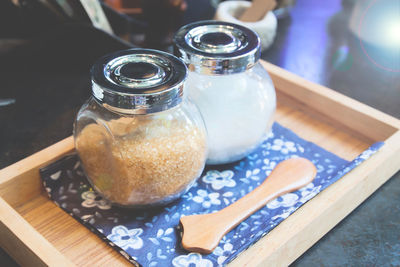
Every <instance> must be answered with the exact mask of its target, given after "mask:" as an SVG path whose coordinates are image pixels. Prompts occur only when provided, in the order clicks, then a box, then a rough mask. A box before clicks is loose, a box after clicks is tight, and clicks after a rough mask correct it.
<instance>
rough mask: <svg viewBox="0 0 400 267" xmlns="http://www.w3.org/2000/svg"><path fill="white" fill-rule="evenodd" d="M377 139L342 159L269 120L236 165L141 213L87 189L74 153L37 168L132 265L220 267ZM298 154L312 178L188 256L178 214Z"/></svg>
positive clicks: (215, 170) (55, 193) (217, 200)
mask: <svg viewBox="0 0 400 267" xmlns="http://www.w3.org/2000/svg"><path fill="white" fill-rule="evenodd" d="M382 144H383V143H382V142H379V143H376V144H374V145H372V146H371V147H370V148H369V149H368V150H366V151H364V152H363V153H362V154H361V155H360V156H358V157H357V158H356V159H354V160H353V161H351V162H348V161H346V160H344V159H341V158H339V157H338V156H336V155H334V154H332V153H330V152H328V151H326V150H324V149H322V148H321V147H319V146H317V145H315V144H313V143H311V142H307V141H305V140H303V139H301V138H300V137H298V136H297V135H296V134H294V133H293V132H292V131H290V130H289V129H286V128H284V127H282V126H280V125H279V124H277V123H275V124H274V126H273V131H272V133H271V134H270V136H269V137H268V139H266V140H265V141H264V142H263V143H262V144H261V145H260V146H259V148H258V149H257V150H256V151H255V152H254V153H252V154H251V155H249V156H248V157H246V158H245V159H243V160H241V161H239V162H236V163H232V164H227V165H219V166H207V167H206V169H205V170H204V173H203V175H202V176H201V177H200V178H199V179H198V181H197V182H196V184H195V185H194V186H193V187H192V188H191V189H190V190H189V191H188V192H187V193H186V194H185V195H184V196H183V197H182V198H181V199H180V200H178V201H176V202H174V203H172V204H170V205H169V206H166V207H163V208H156V209H150V210H145V211H132V210H126V209H120V208H117V207H111V205H110V204H109V203H108V202H107V201H106V200H105V199H102V198H101V197H100V196H98V195H97V194H96V193H95V192H94V191H93V190H92V189H91V188H90V185H89V184H88V182H87V181H86V178H85V176H84V173H83V171H82V169H81V166H80V162H79V159H78V157H77V156H76V155H70V156H66V157H65V158H63V159H61V160H59V161H57V162H55V163H53V164H51V165H49V166H47V167H45V168H43V169H42V170H41V176H42V180H43V184H44V186H45V188H46V190H47V192H48V194H49V196H50V198H51V199H52V200H53V201H54V202H55V203H56V204H57V205H58V206H60V207H61V208H62V209H63V210H64V211H66V212H68V213H69V214H71V216H73V217H74V218H75V219H77V220H78V221H80V222H81V223H82V224H84V225H85V226H86V227H88V228H89V229H91V230H92V231H93V232H94V233H96V234H97V235H98V236H99V237H100V238H102V239H103V240H104V241H106V242H108V243H109V244H110V245H111V246H112V247H114V248H115V249H117V250H118V251H119V252H120V253H121V254H122V255H123V256H124V257H126V258H127V259H128V260H129V261H130V262H132V263H133V264H136V265H137V264H138V263H139V264H140V265H143V266H175V267H186V266H202V267H203V266H220V265H225V264H227V263H229V262H230V261H232V260H233V259H234V258H235V257H236V256H237V255H238V254H239V253H240V252H242V251H243V250H245V249H247V248H248V247H249V246H251V245H252V244H253V243H255V242H256V241H257V240H258V239H260V238H261V237H262V236H264V235H266V234H267V233H268V232H269V231H271V229H273V228H274V227H275V226H277V225H278V224H279V223H280V222H281V221H283V220H284V219H285V218H287V217H288V216H289V215H290V214H291V213H293V212H294V211H295V210H296V209H298V208H299V207H300V206H301V205H303V204H304V203H305V202H307V201H308V200H309V199H311V198H313V197H314V196H315V195H316V194H318V193H319V192H321V191H322V190H324V189H325V188H326V187H328V186H329V185H330V184H332V183H334V182H335V181H337V180H338V179H339V178H340V177H342V176H343V175H344V174H346V173H347V172H349V171H350V170H352V169H353V168H355V167H356V166H357V165H359V164H360V163H361V162H363V161H364V160H366V159H367V158H369V157H370V156H371V155H372V154H373V153H374V152H376V151H377V150H378V149H379V148H380V147H381V146H382ZM299 156H301V157H305V158H308V159H309V160H311V161H312V162H313V163H314V164H315V165H316V167H317V169H318V173H317V176H316V178H315V180H314V181H313V182H312V183H310V184H309V185H307V186H305V187H304V188H301V189H300V190H298V191H296V192H293V193H288V194H286V195H284V196H282V197H278V198H277V199H275V200H273V201H271V202H269V203H268V204H267V205H266V206H264V207H263V208H261V209H260V210H258V211H257V212H256V213H254V214H253V215H251V216H250V217H249V218H248V219H246V220H245V221H243V222H242V223H241V224H240V225H238V226H237V227H236V228H234V229H233V230H232V231H231V232H229V233H228V234H227V235H226V236H225V237H224V238H223V239H222V241H221V242H220V244H219V246H218V247H217V248H216V249H215V250H214V252H213V253H212V254H209V255H201V254H198V253H188V252H187V251H185V250H183V249H182V248H181V246H180V229H178V224H179V219H180V217H181V216H183V215H192V214H202V213H210V212H214V211H217V210H220V209H222V208H224V207H226V206H227V205H229V204H231V203H233V202H235V201H236V200H238V199H239V198H241V197H243V196H244V195H246V194H247V193H249V192H251V191H252V190H253V189H254V188H256V187H257V186H258V185H260V184H261V183H262V182H263V180H264V179H265V177H267V176H268V175H269V174H270V172H271V170H272V169H273V168H274V167H275V166H276V165H277V164H278V163H279V162H280V161H282V160H285V159H287V158H291V157H299ZM267 179H268V178H267Z"/></svg>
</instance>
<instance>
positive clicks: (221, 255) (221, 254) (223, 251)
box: [213, 243, 233, 265]
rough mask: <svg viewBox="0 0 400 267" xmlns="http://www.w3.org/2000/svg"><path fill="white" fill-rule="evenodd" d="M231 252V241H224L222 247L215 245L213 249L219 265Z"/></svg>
mask: <svg viewBox="0 0 400 267" xmlns="http://www.w3.org/2000/svg"><path fill="white" fill-rule="evenodd" d="M232 252H233V245H232V244H231V243H225V244H224V246H223V248H222V247H216V248H215V249H214V251H213V254H214V255H216V256H217V257H218V258H217V262H218V264H219V265H222V264H223V263H224V262H225V260H226V259H227V258H228V257H229V256H230V255H232Z"/></svg>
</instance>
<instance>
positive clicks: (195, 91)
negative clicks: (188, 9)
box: [174, 21, 276, 164]
mask: <svg viewBox="0 0 400 267" xmlns="http://www.w3.org/2000/svg"><path fill="white" fill-rule="evenodd" d="M174 41H175V53H176V54H177V55H178V56H179V57H180V58H181V59H182V60H183V61H184V62H185V63H186V64H187V66H188V69H189V74H188V79H187V82H186V89H187V90H188V93H189V97H190V98H191V100H192V101H193V102H194V103H195V104H196V105H197V106H198V108H199V109H200V112H201V114H202V116H203V118H204V121H205V124H206V128H207V131H208V145H209V154H208V158H207V163H208V164H225V163H230V162H234V161H237V160H240V159H241V158H243V157H245V156H247V155H248V154H249V153H251V152H252V151H253V150H254V149H255V148H257V146H258V145H260V143H261V142H262V141H263V140H264V139H265V137H266V135H267V134H268V132H269V131H270V130H271V127H272V123H273V120H274V113H275V109H276V95H275V88H274V86H273V83H272V81H271V79H270V77H269V75H268V73H267V71H266V70H265V69H264V68H263V66H262V65H261V64H260V62H258V60H259V58H260V54H261V52H260V39H259V37H258V36H257V34H256V33H255V32H254V31H252V30H250V29H248V28H246V27H243V26H240V25H237V24H233V23H227V22H221V21H200V22H195V23H192V24H189V25H186V26H184V27H182V28H181V29H179V31H178V32H177V33H176V35H175V38H174Z"/></svg>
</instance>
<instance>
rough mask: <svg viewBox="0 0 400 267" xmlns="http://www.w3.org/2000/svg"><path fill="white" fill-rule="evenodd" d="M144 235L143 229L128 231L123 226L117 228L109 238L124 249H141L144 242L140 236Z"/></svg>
mask: <svg viewBox="0 0 400 267" xmlns="http://www.w3.org/2000/svg"><path fill="white" fill-rule="evenodd" d="M142 233H143V230H142V229H141V228H135V229H128V228H126V227H125V226H123V225H118V226H115V227H114V228H113V229H112V230H111V234H110V235H108V236H107V238H108V239H109V240H110V241H111V242H113V243H114V244H116V245H117V246H119V247H120V248H122V249H128V248H132V249H140V248H141V247H142V246H143V240H142V239H141V238H140V235H141V234H142Z"/></svg>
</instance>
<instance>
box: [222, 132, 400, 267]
mask: <svg viewBox="0 0 400 267" xmlns="http://www.w3.org/2000/svg"><path fill="white" fill-rule="evenodd" d="M399 154H400V131H398V132H397V133H396V134H394V135H393V136H392V137H390V138H389V139H388V140H386V141H385V144H384V146H382V148H381V149H380V150H379V151H378V152H377V153H376V155H373V156H372V157H371V158H370V159H368V160H366V161H365V162H363V164H361V165H360V166H358V167H357V168H355V169H354V170H352V171H351V172H350V173H348V174H347V175H345V176H344V177H343V178H342V179H340V180H339V181H337V182H335V183H334V184H332V185H331V186H330V187H329V188H327V189H325V190H324V191H323V192H321V193H320V194H318V195H317V196H316V197H314V198H313V199H311V200H310V201H309V202H307V203H306V204H305V205H303V206H302V207H301V208H300V209H298V210H297V211H296V212H294V213H293V214H292V215H290V216H289V217H288V218H286V219H285V220H284V221H283V222H282V223H281V224H279V225H278V226H277V227H275V228H274V229H273V230H272V231H271V232H270V233H268V234H267V235H266V236H265V237H263V238H261V239H260V240H259V241H258V242H257V243H255V244H254V245H253V246H252V247H250V248H249V249H248V250H246V251H244V252H243V253H242V254H240V255H239V256H238V257H237V258H236V259H235V260H234V261H232V262H231V263H230V264H229V265H228V266H230V267H236V266H237V267H239V266H260V267H261V266H286V265H289V264H290V263H292V262H293V261H294V260H296V259H297V258H298V257H299V256H301V255H302V254H303V253H304V252H305V251H306V250H307V249H309V248H310V247H311V246H312V245H313V244H315V243H316V242H317V241H318V240H319V239H320V238H321V237H323V236H324V235H325V234H326V233H327V232H329V231H330V230H331V229H332V228H333V227H334V226H335V225H336V224H337V223H339V222H340V221H341V220H342V219H344V218H345V217H346V216H347V215H348V214H350V213H351V212H352V211H353V210H354V209H355V208H356V207H357V206H358V205H360V204H361V203H362V202H363V201H364V200H365V199H366V198H368V197H369V196H370V195H371V194H372V193H373V192H374V191H375V190H376V189H378V188H379V187H380V186H381V185H382V184H384V183H385V182H386V181H387V180H389V178H390V177H392V176H393V175H394V174H395V173H396V172H397V171H398V170H400V157H398V155H399ZM396 155H397V156H396ZM327 218H329V220H327ZM260 255H263V256H262V257H260Z"/></svg>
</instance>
